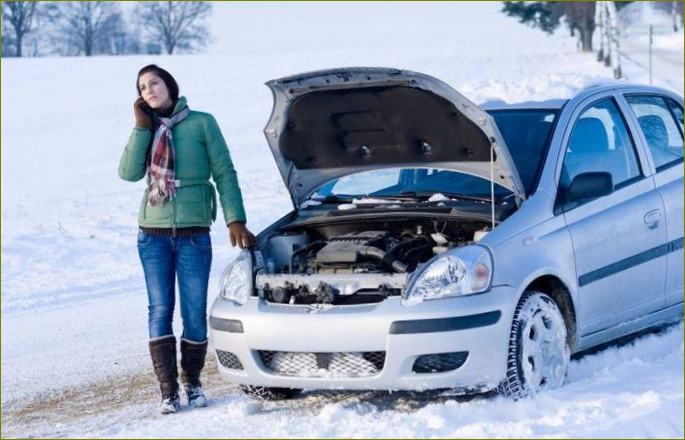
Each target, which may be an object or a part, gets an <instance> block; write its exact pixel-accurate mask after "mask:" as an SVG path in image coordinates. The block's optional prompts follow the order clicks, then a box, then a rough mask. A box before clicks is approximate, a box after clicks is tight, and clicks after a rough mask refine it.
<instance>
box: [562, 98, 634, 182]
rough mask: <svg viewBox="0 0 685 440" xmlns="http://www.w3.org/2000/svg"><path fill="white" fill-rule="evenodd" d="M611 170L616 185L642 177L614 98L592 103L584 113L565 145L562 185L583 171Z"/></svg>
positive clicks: (631, 143) (631, 142)
mask: <svg viewBox="0 0 685 440" xmlns="http://www.w3.org/2000/svg"><path fill="white" fill-rule="evenodd" d="M589 172H608V173H609V174H611V178H612V183H613V184H614V188H621V187H622V186H626V185H629V184H630V183H632V182H633V181H635V180H637V179H639V178H640V176H641V175H642V174H641V171H640V166H639V164H638V160H637V156H636V154H635V145H634V144H633V141H632V139H631V137H630V134H629V133H628V129H627V128H626V124H625V122H624V120H623V117H622V116H621V113H620V111H619V109H618V107H617V106H616V104H615V103H614V101H613V99H610V98H609V99H604V100H601V101H598V102H596V103H594V104H592V105H591V106H590V107H588V108H587V109H585V110H584V111H583V113H581V115H580V117H579V118H578V120H577V121H576V123H575V125H574V126H573V131H571V137H570V138H569V142H568V145H567V146H566V156H565V157H564V165H563V168H562V171H561V181H560V183H559V186H560V188H568V186H569V185H570V184H571V182H572V181H573V178H574V177H576V176H577V175H579V174H582V173H589Z"/></svg>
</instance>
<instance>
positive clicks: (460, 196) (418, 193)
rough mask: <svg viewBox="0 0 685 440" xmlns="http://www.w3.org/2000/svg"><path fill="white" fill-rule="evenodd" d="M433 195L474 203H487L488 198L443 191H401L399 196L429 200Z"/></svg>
mask: <svg viewBox="0 0 685 440" xmlns="http://www.w3.org/2000/svg"><path fill="white" fill-rule="evenodd" d="M435 194H442V195H444V196H445V197H449V198H452V199H461V200H472V201H476V202H489V201H490V197H479V196H467V195H464V194H456V193H451V192H445V191H435V192H432V191H402V192H401V193H400V195H401V196H404V195H408V196H412V197H416V198H417V199H426V200H428V199H430V198H431V197H433V196H434V195H435ZM441 201H443V200H436V202H441ZM495 201H497V198H496V197H495Z"/></svg>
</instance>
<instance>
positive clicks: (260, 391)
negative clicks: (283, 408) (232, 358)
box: [240, 385, 302, 400]
mask: <svg viewBox="0 0 685 440" xmlns="http://www.w3.org/2000/svg"><path fill="white" fill-rule="evenodd" d="M240 391H242V392H243V394H245V395H246V396H248V397H250V398H252V399H255V400H288V399H292V398H293V397H296V396H297V395H298V394H300V393H301V392H302V390H301V389H300V388H273V387H258V386H253V385H240Z"/></svg>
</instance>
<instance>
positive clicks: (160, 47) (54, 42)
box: [2, 0, 212, 57]
mask: <svg viewBox="0 0 685 440" xmlns="http://www.w3.org/2000/svg"><path fill="white" fill-rule="evenodd" d="M127 3H128V2H127ZM129 5H130V6H129ZM211 12H212V5H211V3H207V2H199V1H198V2H186V1H160V2H155V1H151V2H150V1H141V2H135V3H133V2H131V3H129V4H128V5H127V8H126V11H124V9H123V8H122V4H121V2H110V1H84V2H80V1H14V0H11V1H3V2H2V56H3V57H22V56H43V55H66V56H76V55H85V56H91V55H125V54H160V53H167V54H173V53H177V52H194V51H197V50H200V49H202V48H203V47H205V46H206V44H207V41H208V38H209V32H208V29H207V19H208V18H209V16H210V15H211ZM127 17H128V18H130V19H127Z"/></svg>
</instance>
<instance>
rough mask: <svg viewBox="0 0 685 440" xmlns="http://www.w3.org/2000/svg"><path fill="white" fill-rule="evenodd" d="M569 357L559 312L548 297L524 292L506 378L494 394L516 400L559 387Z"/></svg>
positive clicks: (514, 322)
mask: <svg viewBox="0 0 685 440" xmlns="http://www.w3.org/2000/svg"><path fill="white" fill-rule="evenodd" d="M570 358H571V350H570V348H569V343H568V331H567V327H566V322H565V321H564V316H563V315H562V313H561V310H559V307H558V306H557V304H556V303H555V302H554V300H553V299H552V298H550V297H549V296H548V295H546V294H544V293H542V292H535V291H527V292H525V293H524V294H523V296H522V297H521V300H520V301H519V303H518V305H517V306H516V310H515V311H514V318H513V320H512V325H511V332H510V334H509V352H508V356H507V373H506V378H505V379H504V380H503V381H502V382H501V383H500V384H499V386H498V387H497V392H498V393H500V394H501V395H504V396H506V397H509V398H512V399H514V400H518V399H521V398H524V397H527V396H531V395H535V394H537V393H538V392H540V391H543V390H549V389H555V388H559V387H561V386H562V385H563V383H564V380H565V378H566V374H567V373H568V367H569V363H570Z"/></svg>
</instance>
